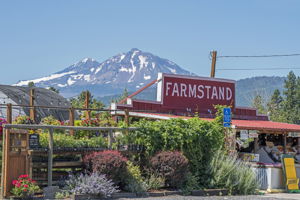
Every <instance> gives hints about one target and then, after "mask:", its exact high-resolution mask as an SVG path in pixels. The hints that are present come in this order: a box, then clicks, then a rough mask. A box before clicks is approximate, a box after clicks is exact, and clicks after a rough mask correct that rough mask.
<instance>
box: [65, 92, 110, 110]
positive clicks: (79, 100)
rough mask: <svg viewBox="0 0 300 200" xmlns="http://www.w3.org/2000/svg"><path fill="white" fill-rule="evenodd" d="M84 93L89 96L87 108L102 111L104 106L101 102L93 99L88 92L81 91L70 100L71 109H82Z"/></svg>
mask: <svg viewBox="0 0 300 200" xmlns="http://www.w3.org/2000/svg"><path fill="white" fill-rule="evenodd" d="M86 92H87V93H88V95H89V108H92V109H103V108H104V104H103V103H102V102H101V101H99V100H97V99H96V98H94V96H93V95H92V94H91V93H90V91H88V90H87V91H82V92H81V93H80V94H79V96H78V97H76V98H71V99H70V101H71V104H72V106H73V107H75V108H84V105H85V98H86Z"/></svg>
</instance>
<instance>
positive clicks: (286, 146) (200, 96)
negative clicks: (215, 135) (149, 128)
mask: <svg viewBox="0 0 300 200" xmlns="http://www.w3.org/2000/svg"><path fill="white" fill-rule="evenodd" d="M156 83H157V95H156V96H157V99H156V101H148V100H138V99H132V97H133V96H134V95H136V94H138V93H140V92H141V91H143V90H145V89H146V88H148V87H149V86H151V85H153V84H156ZM214 105H226V106H230V107H231V110H232V114H233V116H232V120H231V130H232V132H231V133H230V135H232V139H233V142H232V143H233V149H234V150H236V151H238V152H239V156H240V157H241V159H244V160H247V161H250V162H251V164H252V166H253V169H254V170H255V171H256V174H257V178H258V180H259V182H260V187H261V189H265V190H274V189H284V188H285V184H284V179H283V175H282V174H283V173H282V165H281V161H280V155H281V154H289V155H292V156H294V158H295V161H296V162H298V163H300V125H296V124H288V123H280V122H273V121H270V120H269V118H268V116H267V115H261V114H258V112H257V110H256V109H254V108H249V107H239V106H236V104H235V81H234V80H227V79H219V78H207V77H198V76H185V75H171V74H163V73H160V74H158V78H157V79H156V80H153V81H152V82H151V83H150V84H148V85H146V86H145V87H143V88H141V89H140V90H139V91H137V92H135V93H134V94H133V95H130V96H129V97H128V98H127V99H124V100H123V101H121V102H119V103H113V104H112V105H111V109H112V110H115V111H113V114H114V115H125V111H123V110H128V111H129V115H130V116H132V117H142V118H149V119H164V120H167V119H172V118H183V119H187V118H190V116H194V115H195V113H198V115H199V117H200V118H201V119H203V120H213V119H214V117H215V115H214V113H215V110H214ZM131 110H132V111H131ZM134 110H142V111H145V112H134ZM296 170H297V174H298V175H300V164H296ZM298 178H299V176H298Z"/></svg>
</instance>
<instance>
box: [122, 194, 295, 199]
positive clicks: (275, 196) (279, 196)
mask: <svg viewBox="0 0 300 200" xmlns="http://www.w3.org/2000/svg"><path fill="white" fill-rule="evenodd" d="M119 200H300V194H286V193H279V194H265V195H246V196H221V197H220V196H211V197H197V196H179V195H172V196H165V197H147V198H120V199H119Z"/></svg>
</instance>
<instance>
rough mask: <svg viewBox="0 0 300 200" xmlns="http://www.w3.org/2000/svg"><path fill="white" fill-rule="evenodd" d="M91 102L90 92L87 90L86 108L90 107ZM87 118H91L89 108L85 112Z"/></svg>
mask: <svg viewBox="0 0 300 200" xmlns="http://www.w3.org/2000/svg"><path fill="white" fill-rule="evenodd" d="M89 104H90V93H89V91H88V90H87V91H85V102H84V107H85V109H89ZM85 118H86V119H90V118H91V116H90V111H89V110H86V112H85Z"/></svg>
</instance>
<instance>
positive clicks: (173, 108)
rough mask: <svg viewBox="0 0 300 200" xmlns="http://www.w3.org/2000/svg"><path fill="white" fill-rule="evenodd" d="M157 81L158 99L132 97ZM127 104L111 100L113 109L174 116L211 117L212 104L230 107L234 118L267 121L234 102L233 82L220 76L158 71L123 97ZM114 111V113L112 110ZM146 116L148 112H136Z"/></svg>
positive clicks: (251, 109) (213, 110) (251, 110)
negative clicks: (131, 92)
mask: <svg viewBox="0 0 300 200" xmlns="http://www.w3.org/2000/svg"><path fill="white" fill-rule="evenodd" d="M155 83H157V95H156V96H157V99H156V101H152V100H140V99H132V97H133V96H134V95H136V94H138V93H139V92H141V91H143V90H145V89H146V88H148V87H150V86H151V85H153V84H155ZM125 100H126V101H127V103H125V104H124V102H121V103H112V105H111V109H112V110H125V109H127V110H132V111H145V112H147V111H151V112H152V113H158V114H159V113H161V114H162V113H166V114H173V115H193V114H195V113H198V114H199V116H200V117H204V118H213V117H214V114H215V109H214V105H226V106H230V107H231V109H232V112H233V114H234V116H233V118H234V119H242V120H268V116H266V115H260V114H258V113H257V110H256V109H254V108H249V107H237V106H236V105H235V81H234V80H228V79H219V78H208V77H199V76H186V75H174V74H163V73H159V74H158V77H157V79H156V80H153V81H151V82H150V83H149V84H148V85H146V86H144V87H143V88H141V89H140V90H138V91H137V92H135V93H133V94H132V95H130V96H129V98H127V99H125ZM114 113H115V114H116V113H117V112H114ZM136 115H139V116H140V115H147V113H141V112H140V113H136Z"/></svg>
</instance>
